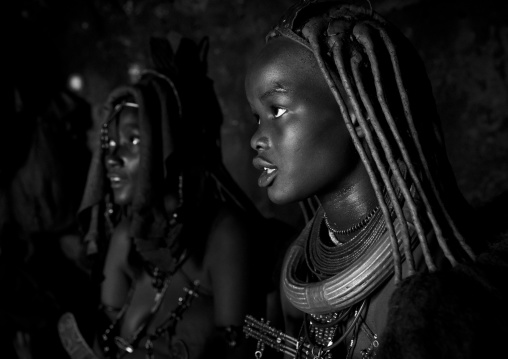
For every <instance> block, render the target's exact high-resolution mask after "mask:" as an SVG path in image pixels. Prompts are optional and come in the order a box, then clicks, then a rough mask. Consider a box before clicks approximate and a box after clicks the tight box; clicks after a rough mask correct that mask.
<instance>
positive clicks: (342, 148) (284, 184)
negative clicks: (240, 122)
mask: <svg viewBox="0 0 508 359" xmlns="http://www.w3.org/2000/svg"><path fill="white" fill-rule="evenodd" d="M245 88H246V93H247V99H248V101H249V103H250V106H251V108H252V111H253V113H254V116H255V118H256V119H257V121H258V128H257V131H256V132H255V133H254V135H253V136H252V139H251V147H252V148H253V149H255V150H256V151H257V153H258V155H257V157H255V158H254V161H253V163H254V166H255V167H256V168H258V169H259V170H261V171H262V173H261V176H260V177H259V180H258V184H259V186H261V187H266V188H267V190H268V196H269V198H270V200H271V201H273V202H274V203H278V204H285V203H291V202H295V201H300V200H302V199H305V198H308V197H310V196H313V195H323V194H324V195H326V194H327V193H328V192H330V193H333V192H334V191H335V190H337V189H338V187H340V185H341V181H343V180H344V179H345V178H346V177H347V174H348V173H349V172H350V171H351V170H352V168H353V167H354V165H355V164H357V163H358V155H357V152H356V150H355V148H354V146H353V144H352V141H351V138H350V135H349V133H348V131H347V129H346V126H345V124H344V121H343V119H342V115H341V111H340V108H339V106H338V104H337V102H336V100H335V98H334V97H333V95H332V93H331V91H330V88H329V87H328V85H327V83H326V82H325V80H324V77H323V75H322V74H321V71H320V69H319V68H318V66H317V62H316V60H315V59H314V58H313V54H312V53H311V52H310V51H309V50H307V49H306V48H304V47H303V46H301V45H299V44H297V43H296V42H294V41H292V40H289V39H285V38H277V39H275V40H272V41H270V42H269V43H268V44H267V45H266V46H265V47H264V48H263V50H262V51H261V53H260V55H259V56H258V57H257V58H256V60H255V61H254V63H253V64H252V66H251V67H250V68H249V70H248V73H247V76H246V81H245Z"/></svg>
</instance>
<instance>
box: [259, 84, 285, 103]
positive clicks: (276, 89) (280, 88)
mask: <svg viewBox="0 0 508 359" xmlns="http://www.w3.org/2000/svg"><path fill="white" fill-rule="evenodd" d="M288 92H289V89H288V88H286V87H285V86H284V85H282V84H281V83H280V82H275V83H274V84H273V85H272V86H271V87H270V89H268V90H267V91H266V92H264V93H263V94H262V95H261V99H265V98H267V97H270V96H272V95H274V94H278V93H288Z"/></svg>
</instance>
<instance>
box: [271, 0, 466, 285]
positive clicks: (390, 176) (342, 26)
mask: <svg viewBox="0 0 508 359" xmlns="http://www.w3.org/2000/svg"><path fill="white" fill-rule="evenodd" d="M348 3H349V4H344V2H337V1H333V2H332V1H322V2H320V1H316V0H314V1H313V0H304V1H300V2H299V3H297V4H295V5H294V6H293V7H291V8H290V9H289V10H288V11H287V13H286V14H285V16H283V18H282V19H281V21H280V22H279V24H278V25H277V26H276V27H275V28H274V29H273V30H272V31H271V32H270V33H269V34H268V36H267V41H270V40H271V39H273V38H275V37H279V36H283V37H286V38H290V39H292V40H294V41H296V42H298V43H300V44H301V45H303V46H305V47H307V48H308V49H309V50H310V51H312V53H313V54H314V56H315V58H316V61H317V63H318V65H319V67H320V69H321V71H322V73H323V76H324V78H325V80H326V82H327V83H328V85H329V87H330V90H331V91H332V93H333V95H334V97H335V99H336V101H337V103H338V105H339V107H340V111H341V114H342V117H343V119H344V121H345V124H346V127H347V128H348V131H349V133H350V135H351V138H352V140H353V143H354V145H355V147H356V149H357V151H358V153H359V155H360V158H361V160H362V162H363V163H364V165H365V168H366V170H367V172H368V174H369V177H370V180H371V183H372V185H373V187H374V190H375V192H376V196H377V199H378V202H379V205H380V207H381V210H382V212H383V215H384V219H385V222H386V226H387V229H388V231H389V234H390V238H391V244H392V253H393V260H394V264H395V266H394V270H395V281H396V282H399V281H400V280H401V278H402V274H401V262H402V258H401V253H400V251H399V245H398V241H397V237H396V234H395V231H394V225H393V221H392V218H391V214H390V208H389V207H390V205H393V211H394V213H395V216H396V218H398V219H399V220H400V223H401V224H402V230H401V236H402V238H401V239H402V243H403V255H404V256H405V258H406V260H407V265H408V275H412V274H414V273H415V269H414V258H413V253H412V249H411V241H410V236H409V231H408V226H407V223H406V218H405V215H404V212H403V208H402V205H403V204H405V206H407V208H408V210H409V213H410V218H407V220H409V221H410V222H412V223H413V224H414V226H415V230H416V233H417V237H418V240H419V243H420V245H421V248H422V251H423V255H424V258H425V263H426V266H427V268H428V269H429V270H430V271H434V270H435V269H436V263H435V260H434V258H433V257H432V256H431V253H430V250H429V243H428V241H427V238H426V230H425V226H424V223H425V222H427V220H428V222H430V225H431V227H432V229H433V230H434V232H435V235H436V239H437V241H438V244H439V247H440V248H441V250H442V251H443V253H444V255H445V257H446V258H447V259H448V261H449V262H450V263H451V265H452V266H455V265H456V264H457V263H458V261H459V257H458V255H461V254H464V253H465V254H466V256H465V258H467V257H469V258H470V259H471V260H474V259H475V254H474V253H473V250H472V249H471V248H470V246H469V245H468V244H467V243H466V241H465V240H464V238H463V236H462V234H461V233H460V231H459V228H458V225H457V223H456V218H454V215H453V209H452V207H453V204H454V203H453V202H454V195H455V194H456V193H457V192H456V187H455V186H456V185H455V183H454V178H453V175H452V171H451V168H450V165H449V163H448V160H447V157H446V152H445V148H444V144H443V139H442V133H441V129H440V124H439V116H438V115H437V111H436V108H435V102H434V98H433V95H432V90H431V86H430V83H429V81H428V78H427V75H426V71H425V69H424V66H423V64H422V62H421V59H420V58H419V56H418V54H417V53H416V51H415V50H414V48H413V47H412V46H411V45H410V44H409V42H408V41H407V39H406V38H405V37H404V36H403V35H402V34H401V33H400V32H399V31H397V30H396V29H395V28H393V27H392V26H391V25H390V24H389V23H387V22H386V21H385V20H384V19H382V18H381V17H380V16H379V15H377V14H376V13H374V12H373V11H372V9H370V8H364V7H361V6H357V5H351V4H350V3H351V2H348ZM362 3H364V2H362ZM349 108H351V109H352V110H353V114H352V115H351V114H350V111H349V110H348V109H349ZM355 120H357V121H358V124H359V126H360V127H361V129H362V131H363V133H364V134H365V143H363V142H361V141H360V138H359V137H358V135H357V133H356V131H355V130H354V121H355ZM364 146H366V147H367V148H368V151H366V150H365V147H364ZM402 169H405V170H407V175H405V174H404V173H403V172H404V171H403V170H402ZM383 191H386V193H387V199H385V196H384V194H383ZM398 192H400V195H399V196H397V193H398ZM417 202H421V206H420V205H417ZM452 238H453V239H454V241H455V242H454V241H452V240H451V239H452ZM452 247H457V248H461V249H462V251H459V252H454V251H452ZM456 253H458V254H456Z"/></svg>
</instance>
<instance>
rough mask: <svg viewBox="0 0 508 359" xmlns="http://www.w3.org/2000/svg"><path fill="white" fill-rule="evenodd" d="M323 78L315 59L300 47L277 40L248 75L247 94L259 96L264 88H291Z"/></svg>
mask: <svg viewBox="0 0 508 359" xmlns="http://www.w3.org/2000/svg"><path fill="white" fill-rule="evenodd" d="M316 76H317V77H318V78H322V75H321V72H320V70H319V68H318V66H317V62H316V60H315V58H314V55H313V54H312V53H311V52H310V51H309V50H308V49H306V48H305V47H303V46H302V45H300V44H298V43H296V42H294V41H292V40H290V39H287V38H276V39H274V40H271V41H270V42H268V43H267V44H266V45H265V46H264V47H263V49H262V50H261V52H260V53H259V54H258V56H257V57H256V59H255V60H254V62H253V63H252V65H251V66H250V67H249V69H248V71H247V76H246V78H245V87H246V90H247V93H248V94H250V95H253V96H257V95H260V94H259V92H262V91H265V90H266V87H270V86H275V85H282V86H284V87H293V86H296V85H299V84H302V83H308V82H309V81H311V80H312V79H313V78H315V77H316Z"/></svg>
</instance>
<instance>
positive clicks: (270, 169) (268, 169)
mask: <svg viewBox="0 0 508 359" xmlns="http://www.w3.org/2000/svg"><path fill="white" fill-rule="evenodd" d="M252 164H253V165H254V167H256V168H257V169H258V170H260V171H263V172H262V173H261V176H259V179H258V186H259V187H268V186H270V185H271V184H272V182H273V181H274V179H275V176H276V175H277V167H276V166H274V165H273V164H272V163H270V162H268V161H267V160H265V159H264V158H262V157H260V156H257V157H255V158H254V160H252Z"/></svg>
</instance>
